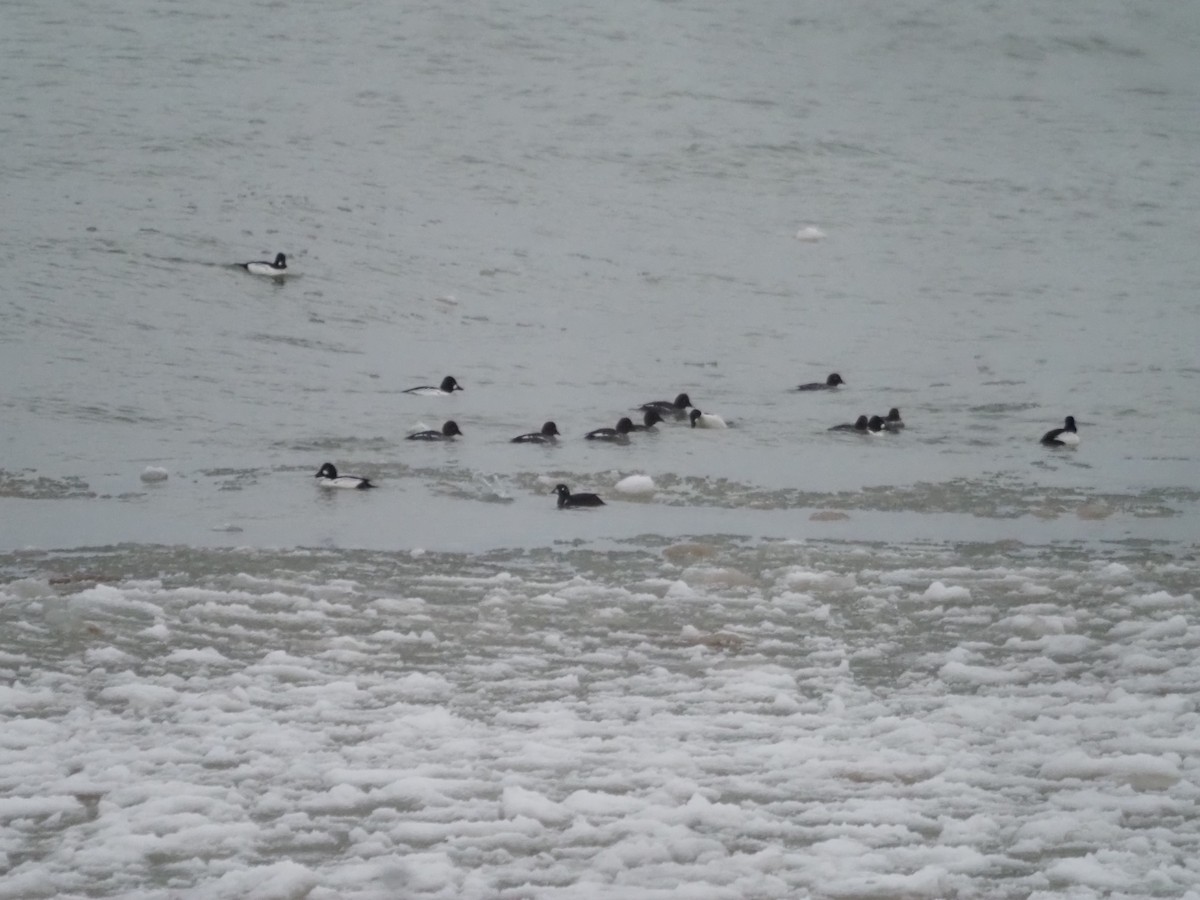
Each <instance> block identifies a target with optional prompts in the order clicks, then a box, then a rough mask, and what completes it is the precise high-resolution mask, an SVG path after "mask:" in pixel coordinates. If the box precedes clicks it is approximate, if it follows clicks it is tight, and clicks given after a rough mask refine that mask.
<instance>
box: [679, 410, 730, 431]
mask: <svg viewBox="0 0 1200 900" xmlns="http://www.w3.org/2000/svg"><path fill="white" fill-rule="evenodd" d="M688 419H690V420H691V423H692V427H693V428H728V427H729V426H728V425H726V424H725V420H724V419H722V418H721V417H720V416H715V415H713V414H711V413H706V412H701V411H700V410H698V409H695V408H693V409H692V411H691V412H690V413H688Z"/></svg>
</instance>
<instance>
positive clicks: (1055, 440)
mask: <svg viewBox="0 0 1200 900" xmlns="http://www.w3.org/2000/svg"><path fill="white" fill-rule="evenodd" d="M1042 443H1043V444H1045V445H1046V446H1047V447H1078V446H1079V432H1078V431H1076V430H1075V417H1074V416H1067V419H1066V422H1065V423H1064V425H1063V427H1062V428H1052V429H1051V430H1050V431H1047V432H1046V433H1045V434H1043V435H1042Z"/></svg>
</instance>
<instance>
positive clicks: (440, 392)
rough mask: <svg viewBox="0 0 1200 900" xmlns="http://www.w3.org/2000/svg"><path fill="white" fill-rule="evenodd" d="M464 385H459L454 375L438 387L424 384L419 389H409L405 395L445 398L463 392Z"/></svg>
mask: <svg viewBox="0 0 1200 900" xmlns="http://www.w3.org/2000/svg"><path fill="white" fill-rule="evenodd" d="M461 390H462V385H461V384H459V383H458V382H457V381H456V380H455V378H454V376H453V375H447V376H446V377H445V378H443V379H442V383H441V384H439V385H437V386H436V387H435V386H434V385H432V384H422V385H420V386H419V387H412V388H408V389H407V390H406V391H404V393H405V394H416V395H418V396H420V397H445V396H447V395H449V394H453V393H454V392H455V391H461Z"/></svg>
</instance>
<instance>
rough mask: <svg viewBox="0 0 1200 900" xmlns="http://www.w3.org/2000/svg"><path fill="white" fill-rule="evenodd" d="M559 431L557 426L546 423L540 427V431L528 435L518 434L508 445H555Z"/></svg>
mask: <svg viewBox="0 0 1200 900" xmlns="http://www.w3.org/2000/svg"><path fill="white" fill-rule="evenodd" d="M558 435H559V430H558V426H557V425H555V424H554V423H553V422H547V423H546V424H545V425H543V426H542V430H541V431H531V432H530V433H529V434H519V435H517V436H516V437H515V438H513V439H512V440H511V441H509V443H511V444H557V443H558Z"/></svg>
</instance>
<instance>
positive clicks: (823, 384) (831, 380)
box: [796, 372, 846, 391]
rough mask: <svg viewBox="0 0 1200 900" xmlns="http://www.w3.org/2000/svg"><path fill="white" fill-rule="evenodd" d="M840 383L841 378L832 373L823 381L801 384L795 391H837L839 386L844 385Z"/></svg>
mask: <svg viewBox="0 0 1200 900" xmlns="http://www.w3.org/2000/svg"><path fill="white" fill-rule="evenodd" d="M845 383H846V382H844V381H842V376H841V375H839V374H838V373H837V372H834V373H833V374H832V375H830V376H829V377H828V378H826V379H825V380H824V381H810V382H809V383H808V384H802V385H800V386H799V387H798V388H796V390H798V391H833V390H837V386H838V385H839V384H845Z"/></svg>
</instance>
